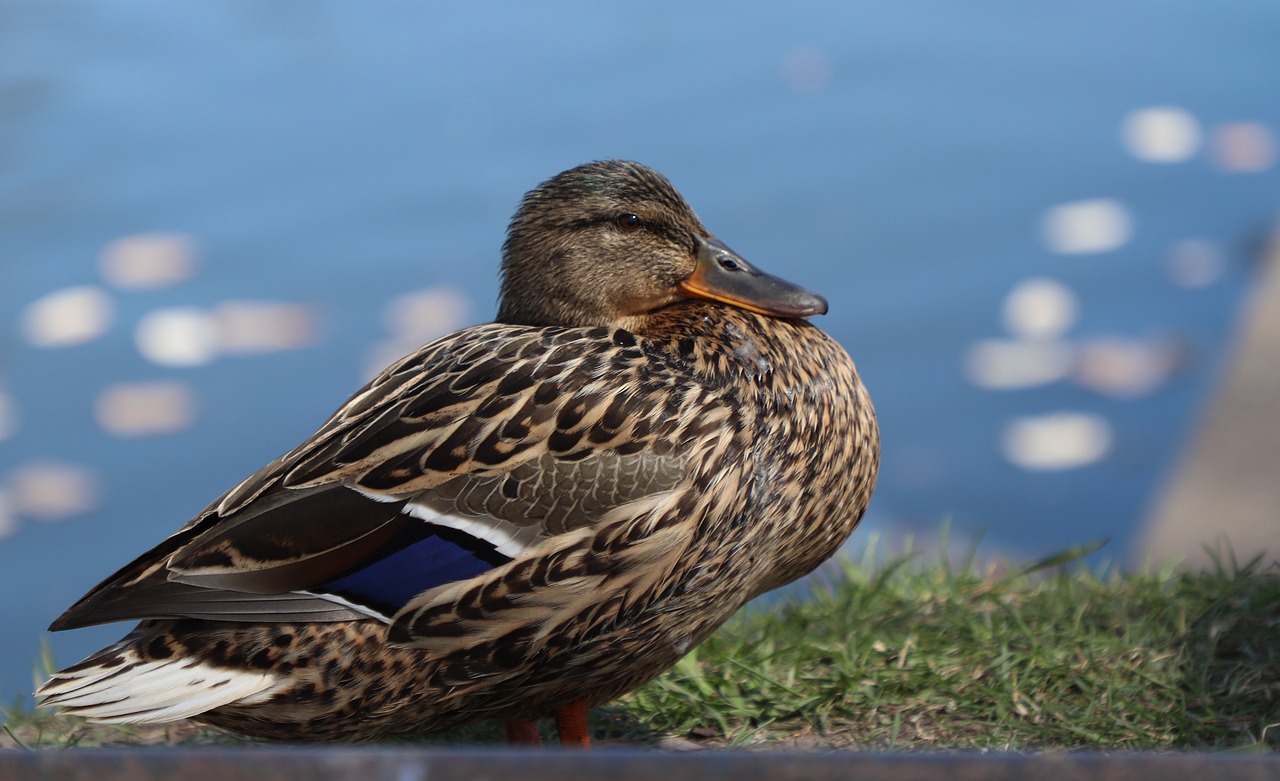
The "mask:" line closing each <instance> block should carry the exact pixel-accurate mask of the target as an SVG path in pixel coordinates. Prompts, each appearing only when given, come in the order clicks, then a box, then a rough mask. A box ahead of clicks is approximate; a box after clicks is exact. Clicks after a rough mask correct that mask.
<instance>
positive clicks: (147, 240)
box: [98, 233, 196, 290]
mask: <svg viewBox="0 0 1280 781" xmlns="http://www.w3.org/2000/svg"><path fill="white" fill-rule="evenodd" d="M98 267H99V269H100V271H101V273H102V278H103V279H105V280H106V281H107V283H108V284H110V285H114V286H115V287H118V288H123V289H127V290H155V289H158V288H164V287H169V286H171V285H176V284H178V283H179V282H183V281H185V280H187V279H189V278H190V277H191V275H192V274H194V273H195V269H196V244H195V241H193V240H192V239H191V237H190V236H185V235H183V234H181V233H140V234H137V235H134V236H125V237H123V238H119V239H116V240H115V241H113V242H111V243H110V244H108V245H107V246H106V247H104V248H103V250H102V254H101V255H99V257H98Z"/></svg>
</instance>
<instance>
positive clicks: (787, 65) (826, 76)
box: [782, 46, 835, 94]
mask: <svg viewBox="0 0 1280 781" xmlns="http://www.w3.org/2000/svg"><path fill="white" fill-rule="evenodd" d="M834 76H835V64H834V63H833V62H832V61H831V56H830V55H828V54H827V53H826V52H824V51H822V50H821V49H818V48H816V47H813V46H797V47H796V48H794V49H792V50H791V51H789V52H787V53H786V54H784V55H783V57H782V81H783V83H784V84H786V85H787V89H789V90H791V91H792V92H795V93H799V94H812V93H815V92H821V91H823V90H824V89H826V88H827V87H829V86H830V85H831V81H832V78H833V77H834Z"/></svg>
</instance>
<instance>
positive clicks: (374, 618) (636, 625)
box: [41, 180, 879, 740]
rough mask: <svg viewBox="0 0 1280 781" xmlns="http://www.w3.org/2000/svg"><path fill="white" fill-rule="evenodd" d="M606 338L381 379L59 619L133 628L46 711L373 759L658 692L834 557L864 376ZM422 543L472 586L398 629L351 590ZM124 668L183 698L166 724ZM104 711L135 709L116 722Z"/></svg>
mask: <svg viewBox="0 0 1280 781" xmlns="http://www.w3.org/2000/svg"><path fill="white" fill-rule="evenodd" d="M663 181H665V180H663ZM513 319H519V318H513ZM615 320H616V321H617V322H621V323H625V324H626V325H627V326H629V327H626V328H624V327H621V326H618V325H596V326H591V325H585V326H577V327H565V326H556V325H524V324H503V323H495V324H490V325H482V326H476V327H472V328H468V329H465V330H462V331H459V332H457V333H455V334H452V335H450V336H446V337H444V338H442V339H440V340H438V341H436V342H434V343H432V344H430V345H428V346H426V347H424V348H423V349H422V350H420V351H419V352H417V353H415V354H414V355H411V356H409V357H407V358H405V359H404V360H402V361H400V362H399V363H398V364H396V365H394V366H392V367H390V368H389V369H388V370H386V371H385V372H384V373H383V374H382V375H381V376H379V377H378V378H377V379H375V380H374V381H373V382H371V383H370V384H369V385H368V386H366V387H365V388H363V389H361V390H360V391H359V392H357V393H356V394H355V395H354V396H353V397H352V398H351V399H350V400H349V401H348V402H347V403H346V404H345V405H344V406H343V407H342V408H341V409H339V410H338V411H337V412H336V413H335V414H334V416H333V417H332V418H331V419H330V420H329V421H328V422H326V423H325V424H324V426H322V427H321V428H320V430H319V431H317V433H316V434H315V435H314V436H313V437H312V438H310V439H309V440H308V441H307V442H305V443H304V444H303V445H301V446H300V447H298V448H296V449H295V450H293V451H291V452H290V453H288V454H286V455H285V456H283V457H281V458H280V459H278V460H277V461H275V462H273V463H272V464H270V465H269V466H267V467H266V468H264V469H263V470H262V471H260V472H258V473H257V474H255V475H253V476H252V477H250V478H249V479H248V480H246V481H244V482H243V483H241V484H240V485H238V486H236V487H234V488H233V489H231V490H230V491H228V492H227V493H226V494H225V495H224V496H223V497H221V498H220V499H219V500H218V501H216V502H215V503H214V504H213V505H211V506H210V507H209V508H208V509H206V510H205V511H204V512H203V513H201V514H200V515H199V516H197V517H196V518H195V519H193V520H192V521H191V522H190V523H189V524H188V525H187V526H185V527H184V528H183V529H182V530H180V531H179V532H178V533H176V534H175V535H174V536H172V537H170V538H169V539H168V540H166V541H165V542H163V543H161V544H160V545H159V546H157V547H156V548H155V549H153V550H152V551H150V552H148V553H147V554H144V555H143V556H142V557H140V558H139V559H138V560H136V561H135V562H133V563H132V564H130V565H129V566H127V567H125V568H124V569H122V570H121V571H120V572H118V573H116V575H114V576H113V577H112V578H109V579H108V580H107V581H105V582H104V583H103V584H102V585H100V586H99V587H98V588H97V589H95V590H94V591H92V592H90V594H88V595H87V596H86V597H85V598H84V599H82V600H81V601H80V602H79V603H77V605H76V606H73V608H72V609H71V610H69V611H68V612H67V614H65V615H64V616H63V617H62V618H61V619H59V621H58V622H57V623H55V628H70V627H74V626H81V625H85V624H89V623H101V622H103V621H112V620H121V619H130V618H132V619H143V621H142V623H141V624H139V626H138V627H137V628H136V629H135V630H134V631H133V632H132V633H131V634H130V635H128V636H127V637H125V638H124V639H122V640H121V641H120V642H119V643H117V644H115V645H113V646H111V647H110V648H107V649H105V650H103V651H102V652H100V653H98V654H97V655H95V656H93V657H90V658H89V659H86V660H85V661H84V662H81V663H80V664H79V665H76V666H75V667H72V668H69V669H68V670H65V671H63V672H61V673H59V674H58V675H56V676H55V677H54V678H53V679H52V680H51V681H50V682H49V683H48V684H46V685H45V687H43V688H42V690H41V695H42V696H43V697H44V698H45V699H46V702H49V703H51V704H57V705H59V706H60V707H62V708H64V709H66V710H68V711H70V712H77V711H80V712H84V713H86V714H87V715H90V716H94V717H97V718H106V719H111V720H119V721H130V720H132V721H142V720H148V718H149V717H148V713H149V712H150V713H152V715H153V716H154V720H161V719H163V718H171V717H174V716H175V714H176V715H177V716H192V717H195V718H197V719H199V720H202V721H205V722H208V723H211V724H216V725H218V726H222V727H226V728H229V729H232V730H235V731H238V732H242V733H246V734H250V735H257V736H264V737H269V738H281V739H306V740H322V739H345V740H372V739H378V738H382V737H385V736H388V735H393V734H402V733H420V732H428V731H437V730H442V729H448V728H451V727H454V726H458V725H460V724H463V723H466V722H469V721H473V720H475V719H479V718H485V717H494V716H502V717H507V718H524V719H533V718H538V717H540V716H544V715H547V714H548V713H550V712H551V711H552V710H554V709H555V708H557V707H560V706H562V705H565V704H566V703H569V702H571V701H575V700H586V701H587V702H589V703H591V704H598V703H602V702H605V701H607V700H609V699H612V698H613V697H616V696H618V695H619V694H622V693H624V692H626V691H628V690H630V689H633V688H635V687H636V686H639V685H640V684H642V683H644V682H646V681H648V680H650V679H652V678H653V677H654V676H656V675H658V674H659V673H661V672H662V671H663V670H665V669H667V668H668V667H670V666H671V665H672V664H674V663H675V662H676V661H677V660H678V659H679V658H680V657H681V656H682V655H683V654H684V653H685V652H687V651H688V650H689V649H690V648H692V647H693V646H694V645H696V644H697V643H698V642H700V641H701V640H703V639H704V638H705V637H706V636H707V635H708V634H710V633H711V632H712V631H714V630H715V629H716V628H717V627H718V626H720V625H721V624H722V623H723V622H724V621H725V620H726V619H728V618H729V617H730V616H731V615H732V614H733V613H734V612H735V611H736V610H737V609H738V608H739V607H741V606H742V605H743V604H744V603H745V602H746V601H747V600H749V599H751V598H753V597H755V596H757V595H759V594H761V593H763V592H765V591H767V590H769V589H772V588H776V587H778V586H780V585H783V584H785V583H787V582H790V581H792V580H794V579H795V578H797V577H799V576H801V575H803V574H805V573H807V572H809V571H811V570H812V569H813V568H814V567H816V566H817V565H818V564H819V563H821V562H822V561H823V560H825V559H826V558H828V557H829V556H830V555H832V553H834V552H835V551H836V550H837V549H838V548H839V546H840V545H841V543H842V542H843V541H844V540H845V539H846V538H847V537H848V535H849V534H850V533H851V532H852V531H853V529H854V526H855V525H856V524H857V522H858V520H859V519H860V518H861V516H862V513H863V512H864V510H865V509H866V506H867V503H868V501H869V499H870V496H871V491H872V488H873V486H874V483H875V477H876V471H877V467H878V453H879V439H878V430H877V427H876V422H875V417H874V413H873V411H872V407H871V403H870V400H869V399H868V397H867V394H866V391H865V389H864V388H863V386H862V384H861V382H860V381H859V378H858V375H857V372H856V370H855V368H854V365H853V363H852V361H851V360H850V359H849V357H848V355H847V354H846V353H845V351H844V350H843V349H842V348H841V347H840V346H839V345H838V344H836V343H835V342H834V341H833V340H831V339H830V338H829V337H828V336H826V335H825V334H823V333H822V332H821V331H820V330H818V329H817V328H815V327H814V326H812V325H810V324H809V323H807V322H805V321H804V320H799V319H783V318H777V317H768V316H765V315H762V314H755V313H753V312H749V311H745V310H743V309H741V308H735V307H733V306H729V305H727V304H724V303H719V302H710V301H701V300H696V299H695V300H685V301H675V302H672V303H669V304H663V305H661V306H660V307H658V308H656V310H655V311H653V312H652V313H650V314H648V315H647V316H645V317H644V318H642V319H639V318H635V317H632V318H621V317H620V318H615ZM424 529H429V530H431V531H430V532H424V531H423V530H424ZM424 535H426V542H423V539H424ZM432 535H434V536H432ZM437 537H439V539H441V540H455V538H458V539H461V538H465V540H463V541H462V542H459V543H458V544H459V546H460V547H459V548H458V551H459V554H458V555H459V556H462V557H463V558H460V559H459V561H462V562H463V564H465V565H466V566H468V567H475V568H477V569H481V570H482V571H479V572H478V574H474V575H471V576H469V577H463V578H459V579H452V580H445V581H444V582H440V583H436V584H434V585H431V586H430V587H429V588H426V589H425V590H423V591H421V592H416V593H413V594H412V596H411V598H408V599H407V600H405V601H403V604H400V603H399V602H397V603H394V604H391V603H389V602H388V603H387V604H382V603H379V602H378V601H377V600H376V599H372V598H368V599H366V598H365V597H366V596H368V595H367V594H365V593H364V592H361V591H360V590H359V589H361V588H364V586H362V585H360V584H361V583H363V582H364V581H352V580H350V577H351V575H350V573H352V572H353V571H357V572H372V571H373V569H372V565H370V564H369V562H375V563H376V562H385V561H392V560H393V559H390V558H388V556H389V555H390V554H392V553H395V552H397V551H402V550H406V549H410V548H411V547H412V546H413V545H415V544H419V543H422V544H424V545H425V544H427V543H430V544H431V545H437V544H439V545H443V544H444V543H441V542H439V540H437ZM455 541H456V540H455ZM463 543H465V544H463ZM450 550H452V548H451V549H450ZM468 557H469V558H468ZM459 566H462V565H459ZM361 567H368V568H369V569H366V570H361V569H360V568H361ZM468 571H469V570H468ZM352 582H354V583H357V586H356V587H352V588H353V589H355V590H353V591H349V592H347V591H343V589H344V588H346V587H347V584H348V583H352ZM379 582H381V581H379ZM413 582H415V583H416V582H418V581H413ZM378 593H379V594H381V593H382V592H378ZM383 599H384V602H385V601H386V598H385V597H384V598H383ZM362 600H363V601H362ZM139 670H145V671H152V670H165V671H166V672H165V674H166V675H169V676H170V679H172V678H173V675H176V674H177V673H176V672H175V671H188V672H189V674H188V675H187V678H185V679H182V682H181V684H172V683H171V684H170V692H171V693H170V694H169V695H167V699H166V698H165V697H161V696H160V695H158V694H149V693H148V691H147V690H146V689H147V687H145V686H142V685H140V684H136V683H134V682H133V681H134V678H133V677H131V676H134V675H136V671H139ZM219 671H226V676H225V677H226V680H225V681H224V682H221V683H218V682H217V681H218V680H219V678H218V676H219V675H220V674H221V673H220V672H219ZM149 674H151V675H156V674H158V673H154V672H152V673H149ZM188 679H189V680H188ZM206 679H207V680H208V681H212V682H214V683H216V686H214V689H215V690H216V689H219V688H220V689H223V690H225V691H226V692H229V693H230V694H228V696H227V697H223V698H222V699H225V700H226V701H220V700H219V696H218V695H217V694H216V691H215V692H214V693H212V694H211V693H209V692H208V691H206V688H207V685H208V684H206V683H205V681H206ZM139 680H140V679H139ZM113 682H115V683H113ZM113 686H117V687H118V688H117V689H115V690H114V691H117V692H118V693H119V697H118V699H122V700H124V701H125V702H127V703H132V704H128V705H120V704H112V705H110V706H103V704H102V701H103V700H104V699H105V700H108V701H111V702H115V701H114V700H111V697H112V696H114V695H112V692H113V688H112V687H113ZM175 687H176V688H175ZM182 687H187V689H183V688H182ZM202 687H203V688H202ZM188 689H189V694H188V693H184V692H186V691H187V690H188ZM172 692H177V693H172ZM232 695H234V696H232ZM197 696H199V697H204V698H205V699H202V700H199V702H200V703H201V704H205V703H213V704H212V705H210V707H207V708H204V709H195V710H194V712H186V711H188V710H192V708H186V709H184V708H183V707H181V703H182V702H183V701H184V698H190V697H197ZM148 698H151V700H149V699H148ZM112 708H114V710H112ZM95 709H96V710H95ZM155 714H159V715H158V716H157V715H155Z"/></svg>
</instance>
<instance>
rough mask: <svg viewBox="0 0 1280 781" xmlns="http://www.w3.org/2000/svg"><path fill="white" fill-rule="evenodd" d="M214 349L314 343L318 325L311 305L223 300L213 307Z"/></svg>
mask: <svg viewBox="0 0 1280 781" xmlns="http://www.w3.org/2000/svg"><path fill="white" fill-rule="evenodd" d="M213 320H214V323H215V327H216V330H217V349H218V350H219V351H221V352H226V353H269V352H278V351H281V350H294V349H297V348H299V347H306V346H307V345H310V344H314V343H315V341H316V337H317V334H318V332H319V328H318V327H317V320H318V318H317V317H316V313H315V311H314V309H313V307H311V306H309V305H307V304H287V303H280V302H274V301H224V302H222V303H220V304H218V305H217V306H216V307H214V309H213Z"/></svg>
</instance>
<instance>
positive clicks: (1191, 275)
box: [1165, 239, 1226, 288]
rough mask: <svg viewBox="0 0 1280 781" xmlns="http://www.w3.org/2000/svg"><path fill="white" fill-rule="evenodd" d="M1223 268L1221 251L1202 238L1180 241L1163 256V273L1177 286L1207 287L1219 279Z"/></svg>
mask: <svg viewBox="0 0 1280 781" xmlns="http://www.w3.org/2000/svg"><path fill="white" fill-rule="evenodd" d="M1225 270H1226V261H1225V260H1224V259H1223V257H1222V253H1221V252H1219V251H1218V248H1217V247H1215V246H1214V245H1213V244H1211V243H1209V242H1208V241H1205V240H1203V239H1186V240H1184V241H1180V242H1178V243H1177V244H1175V245H1173V248H1172V249H1171V250H1169V254H1168V256H1167V257H1166V258H1165V273H1166V274H1167V275H1168V277H1169V281H1171V282H1172V283H1173V284H1175V285H1177V286H1178V287H1185V288H1201V287H1208V286H1209V285H1212V284H1213V283H1214V282H1217V281H1218V280H1219V279H1221V278H1222V272H1223V271H1225Z"/></svg>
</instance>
